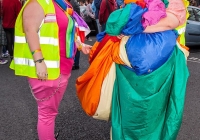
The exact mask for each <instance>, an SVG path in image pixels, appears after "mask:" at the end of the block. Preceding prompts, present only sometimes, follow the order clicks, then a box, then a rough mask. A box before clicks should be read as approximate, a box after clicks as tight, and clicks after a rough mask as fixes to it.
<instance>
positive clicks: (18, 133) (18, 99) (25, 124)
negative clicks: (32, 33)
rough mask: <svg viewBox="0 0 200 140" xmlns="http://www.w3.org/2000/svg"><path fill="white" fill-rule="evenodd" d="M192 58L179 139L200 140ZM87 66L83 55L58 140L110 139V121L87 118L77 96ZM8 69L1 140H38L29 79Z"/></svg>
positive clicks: (199, 71) (0, 74)
mask: <svg viewBox="0 0 200 140" xmlns="http://www.w3.org/2000/svg"><path fill="white" fill-rule="evenodd" d="M92 39H93V40H95V38H94V37H93V38H92ZM87 43H90V44H93V43H94V41H93V42H87ZM189 58H190V60H191V61H188V66H189V70H190V78H189V82H188V87H187V95H186V104H185V111H184V116H183V123H182V126H181V130H180V133H179V135H178V138H177V140H200V121H199V120H200V109H199V108H200V94H199V93H200V90H199V87H200V86H199V79H200V52H197V53H192V54H191V55H190V57H189ZM195 58H196V60H195ZM198 58H199V60H198ZM193 60H194V61H195V62H193ZM198 61H199V63H198ZM88 66H89V64H88V56H87V55H84V54H82V53H81V59H80V69H79V70H74V71H72V73H71V77H70V80H69V84H68V87H67V90H66V92H65V95H64V98H63V100H62V102H61V105H60V108H59V115H58V117H57V119H56V131H58V130H60V136H59V138H58V140H109V133H110V122H106V121H101V120H95V119H93V118H91V117H89V116H87V115H86V114H85V113H84V112H83V110H82V109H81V106H80V103H79V101H78V98H77V96H76V90H75V80H76V78H77V77H78V76H80V75H82V74H83V73H84V72H85V71H86V70H87V68H88ZM8 67H9V64H6V65H0V140H37V131H36V124H37V107H36V102H35V100H34V98H33V97H32V95H31V92H30V89H29V86H28V83H27V80H26V78H25V77H19V76H14V72H13V71H12V70H10V69H9V68H8Z"/></svg>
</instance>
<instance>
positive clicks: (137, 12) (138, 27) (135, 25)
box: [121, 3, 147, 36]
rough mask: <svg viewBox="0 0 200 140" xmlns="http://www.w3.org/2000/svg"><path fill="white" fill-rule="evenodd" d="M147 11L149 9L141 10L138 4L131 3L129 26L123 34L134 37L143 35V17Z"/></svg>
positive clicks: (126, 26) (127, 25) (123, 30)
mask: <svg viewBox="0 0 200 140" xmlns="http://www.w3.org/2000/svg"><path fill="white" fill-rule="evenodd" d="M146 11H147V8H144V9H143V8H141V7H140V6H138V5H137V4H134V3H131V9H130V15H129V19H128V22H127V24H126V25H125V26H124V27H123V29H122V31H121V34H123V35H127V36H129V35H134V34H137V33H142V32H143V31H144V27H143V26H142V22H141V21H142V15H143V14H144V13H145V12H146Z"/></svg>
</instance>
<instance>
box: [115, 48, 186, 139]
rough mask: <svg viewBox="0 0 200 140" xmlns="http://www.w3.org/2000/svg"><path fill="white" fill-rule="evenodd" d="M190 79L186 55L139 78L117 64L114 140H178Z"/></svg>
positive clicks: (176, 53) (178, 55) (176, 52)
mask: <svg viewBox="0 0 200 140" xmlns="http://www.w3.org/2000/svg"><path fill="white" fill-rule="evenodd" d="M188 76H189V72H188V68H187V65H186V60H185V56H184V54H183V53H182V52H181V51H180V50H179V49H178V47H176V48H175V50H174V52H173V54H172V56H171V57H170V58H169V59H168V61H167V62H166V63H165V64H163V65H162V66H161V67H160V68H159V69H157V70H156V71H154V72H153V73H151V74H148V75H143V76H137V75H136V74H135V73H134V72H132V71H130V70H128V69H127V68H125V67H124V66H122V65H118V64H116V80H115V85H114V90H113V97H112V112H111V121H112V139H113V140H175V139H176V137H177V134H178V131H179V129H180V126H181V121H182V115H183V109H184V101H185V91H186V84H187V79H188Z"/></svg>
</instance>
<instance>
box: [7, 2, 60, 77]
mask: <svg viewBox="0 0 200 140" xmlns="http://www.w3.org/2000/svg"><path fill="white" fill-rule="evenodd" d="M28 3H29V1H27V2H26V4H25V5H24V6H23V8H22V10H21V11H20V13H19V15H18V18H17V20H16V23H15V42H14V58H13V61H12V62H11V65H10V68H11V69H13V70H14V71H15V74H16V75H20V76H28V77H31V78H37V74H36V68H35V63H34V60H33V56H32V53H31V51H30V48H29V46H28V43H27V40H26V38H25V33H24V32H23V26H22V25H23V24H22V14H23V10H24V7H25V6H26V5H27V4H28ZM38 3H39V4H40V5H41V7H42V8H43V10H44V13H45V18H44V20H43V21H42V23H41V27H40V29H39V31H38V35H39V39H40V40H39V41H40V47H41V51H42V54H43V57H44V58H45V60H44V62H45V64H46V66H47V71H48V79H56V78H58V77H59V75H60V50H59V39H58V25H57V22H56V13H55V9H54V5H53V3H52V1H51V0H38Z"/></svg>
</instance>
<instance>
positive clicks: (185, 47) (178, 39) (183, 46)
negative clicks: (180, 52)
mask: <svg viewBox="0 0 200 140" xmlns="http://www.w3.org/2000/svg"><path fill="white" fill-rule="evenodd" d="M177 41H178V42H179V44H180V46H181V47H182V48H184V49H186V50H187V51H189V48H188V47H187V46H185V45H183V44H181V43H180V36H179V37H178V38H177Z"/></svg>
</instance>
